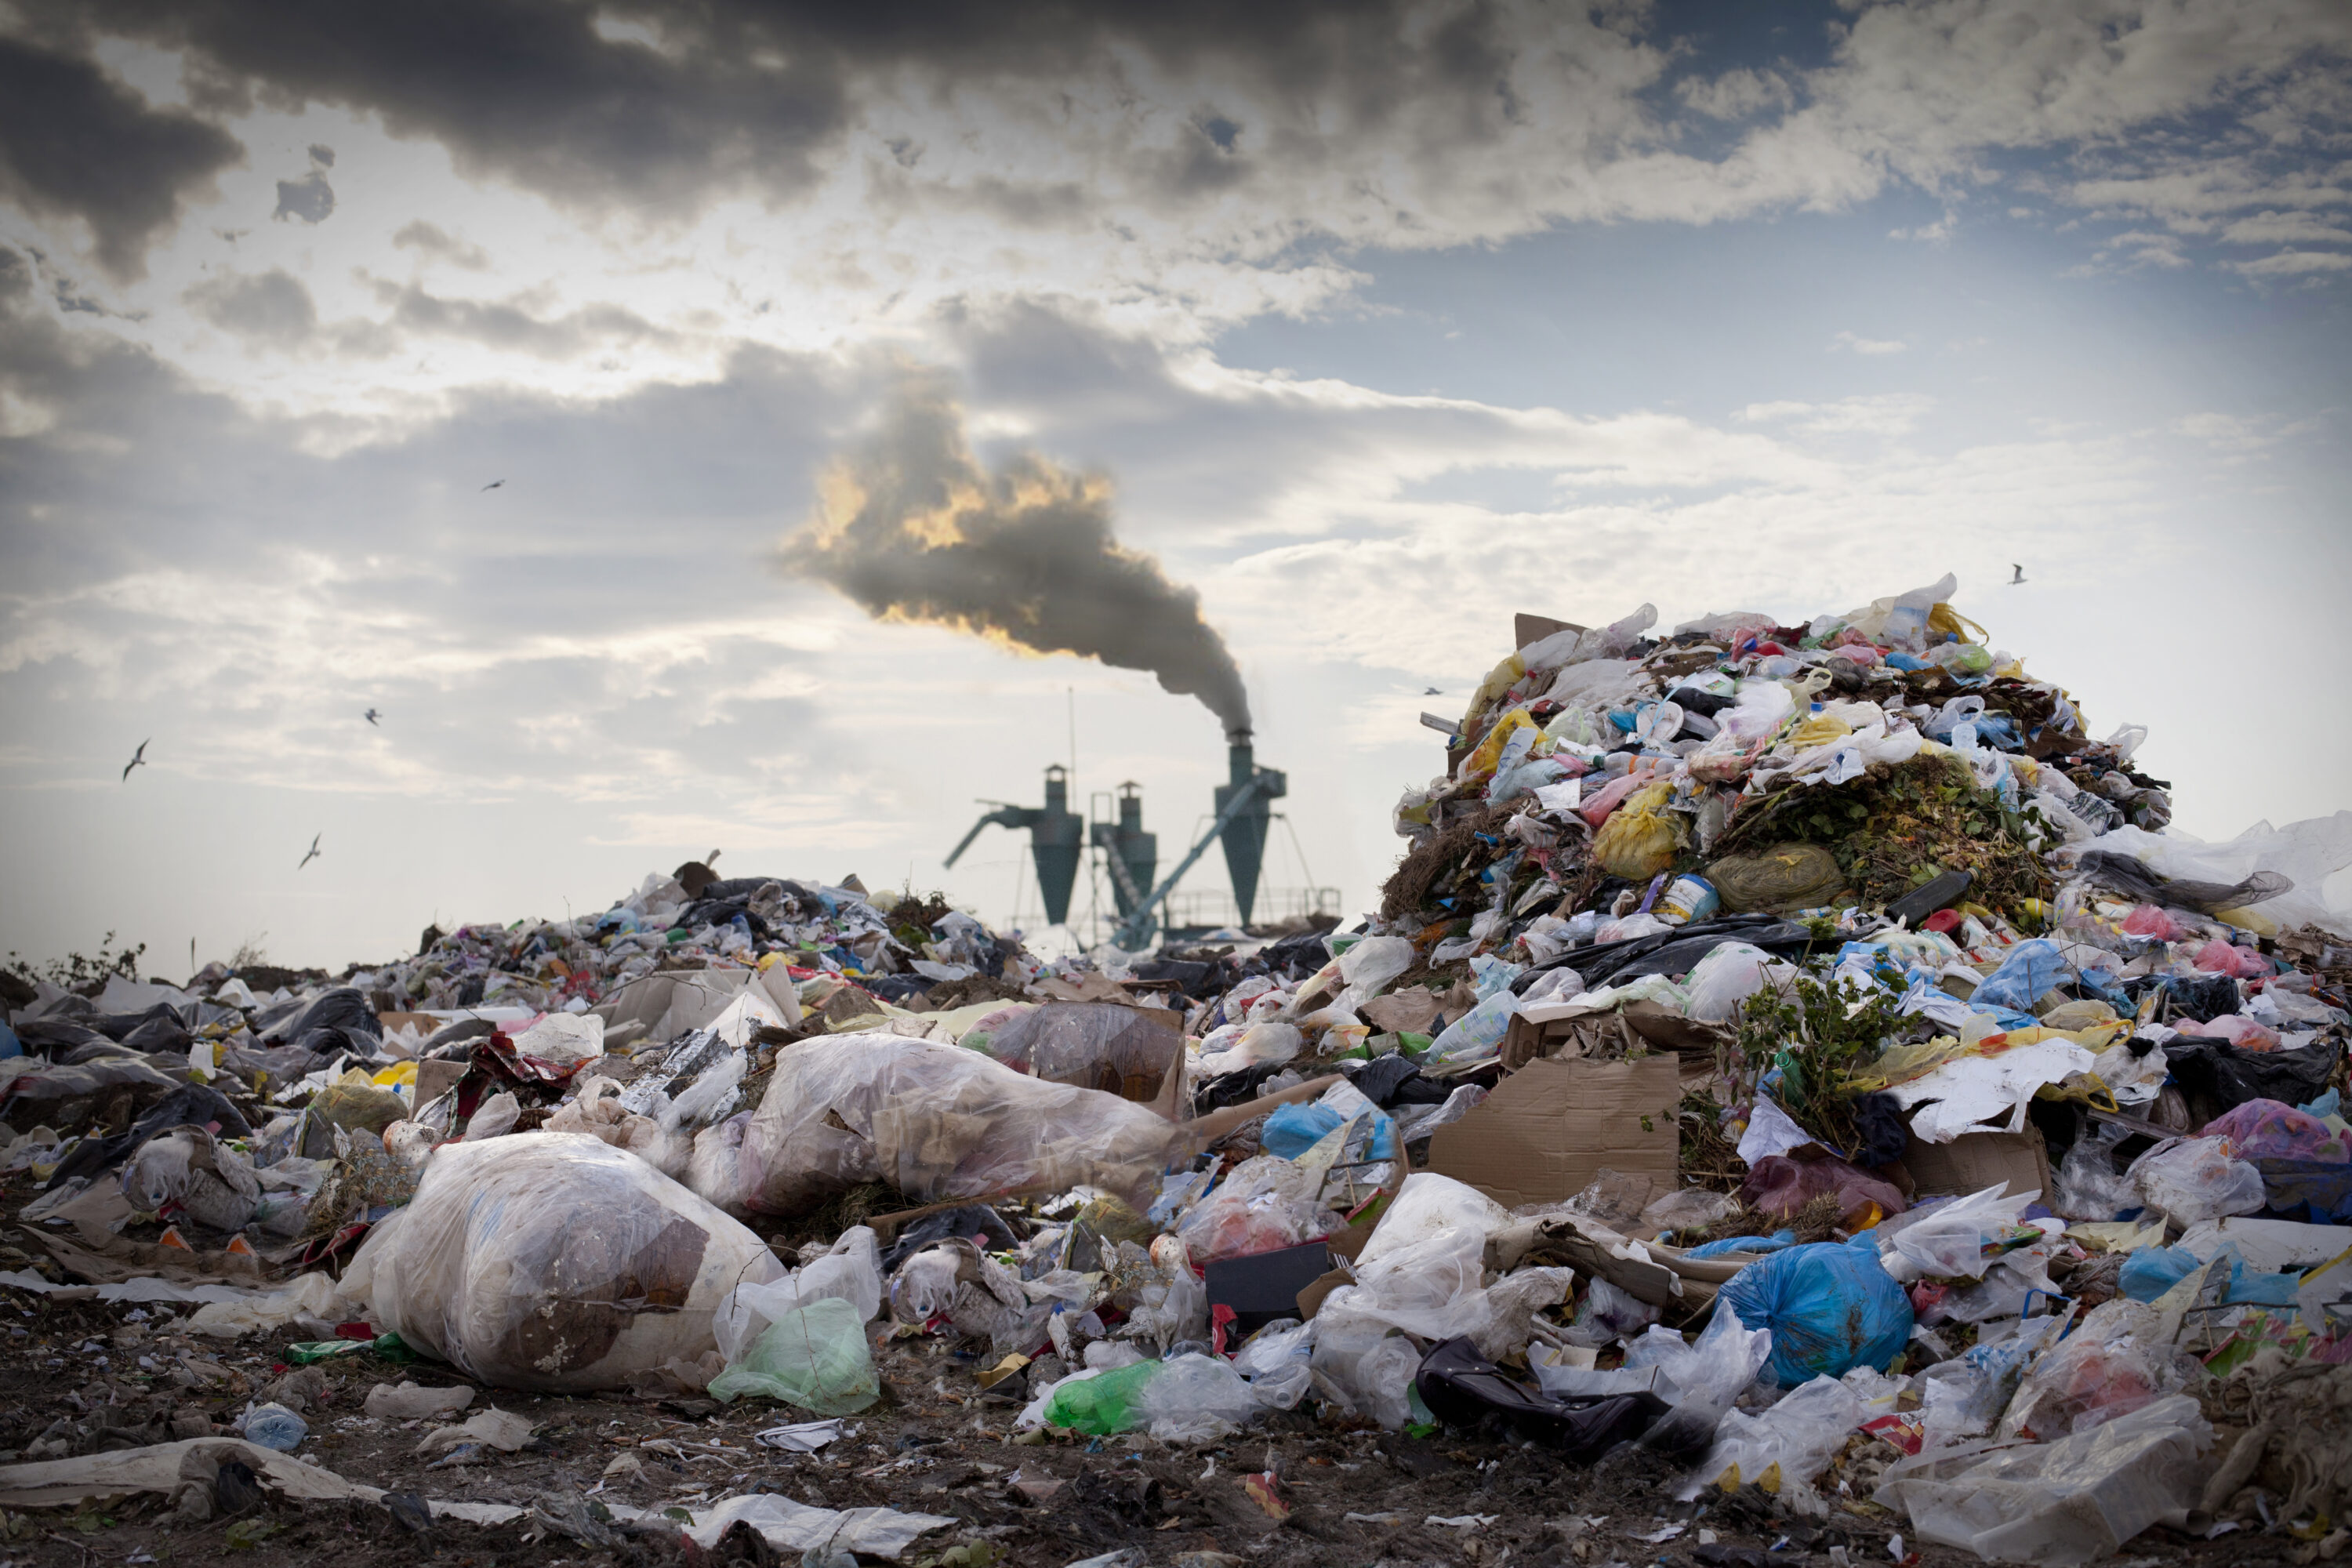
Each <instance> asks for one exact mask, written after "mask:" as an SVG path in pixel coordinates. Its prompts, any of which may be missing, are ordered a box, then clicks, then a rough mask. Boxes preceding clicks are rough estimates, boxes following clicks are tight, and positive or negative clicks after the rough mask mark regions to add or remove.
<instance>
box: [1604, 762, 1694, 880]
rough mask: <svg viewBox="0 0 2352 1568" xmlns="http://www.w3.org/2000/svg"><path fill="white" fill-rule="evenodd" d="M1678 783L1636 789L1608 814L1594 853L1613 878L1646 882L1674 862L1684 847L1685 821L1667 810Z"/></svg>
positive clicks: (1651, 785)
mask: <svg viewBox="0 0 2352 1568" xmlns="http://www.w3.org/2000/svg"><path fill="white" fill-rule="evenodd" d="M1674 794H1675V786H1674V785H1672V784H1650V785H1647V786H1645V787H1643V788H1642V789H1637V790H1635V791H1634V792H1633V794H1632V795H1627V796H1626V797H1625V799H1624V803H1623V804H1622V805H1619V806H1618V807H1617V809H1616V810H1615V811H1612V812H1611V813H1610V814H1609V820H1608V821H1606V822H1604V823H1602V824H1601V831H1600V832H1599V833H1597V834H1595V835H1594V836H1593V839H1592V856H1593V858H1594V859H1596V860H1598V861H1600V862H1601V868H1602V869H1603V870H1605V871H1607V872H1608V873H1609V874H1610V875H1611V876H1612V877H1622V878H1624V879H1626V880H1627V881H1629V882H1642V881H1647V880H1648V879H1650V878H1652V877H1654V876H1656V875H1658V873H1660V872H1661V871H1664V870H1665V869H1667V868H1669V867H1671V866H1673V865H1674V863H1675V850H1677V849H1679V848H1680V847H1682V837H1683V832H1682V823H1681V822H1680V820H1679V819H1677V818H1676V817H1675V816H1674V814H1673V813H1671V812H1669V811H1667V810H1666V809H1665V806H1666V802H1668V801H1669V800H1672V799H1673V798H1674Z"/></svg>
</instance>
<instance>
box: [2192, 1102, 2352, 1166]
mask: <svg viewBox="0 0 2352 1568" xmlns="http://www.w3.org/2000/svg"><path fill="white" fill-rule="evenodd" d="M2198 1136H2199V1137H2200V1138H2220V1139H2222V1140H2223V1141H2225V1142H2227V1143H2228V1144H2229V1152H2231V1154H2232V1155H2234V1156H2236V1157H2237V1158H2238V1159H2241V1160H2246V1161H2254V1160H2315V1161H2323V1162H2325V1163H2329V1164H2341V1163H2344V1162H2345V1161H2347V1160H2352V1150H2347V1148H2346V1146H2345V1142H2346V1139H2345V1135H2344V1134H2341V1133H2338V1132H2336V1131H2335V1130H2333V1129H2332V1128H2330V1127H2329V1126H2328V1125H2327V1123H2326V1122H2325V1121H2321V1120H2319V1118H2318V1117H2316V1116H2313V1115H2310V1114H2308V1113H2306V1112H2305V1111H2301V1110H2296V1109H2295V1108H2294V1106H2292V1105H2288V1104H2285V1103H2284V1102H2283V1101H2280V1100H2248V1101H2246V1103H2245V1104H2243V1105H2240V1106H2234V1107H2232V1108H2231V1110H2228V1111H2225V1112H2224V1113H2222V1114H2221V1115H2220V1116H2217V1117H2215V1118H2214V1119H2213V1120H2212V1121H2209V1122H2207V1123H2206V1124H2205V1126H2204V1129H2203V1131H2200V1133H2199V1134H2198Z"/></svg>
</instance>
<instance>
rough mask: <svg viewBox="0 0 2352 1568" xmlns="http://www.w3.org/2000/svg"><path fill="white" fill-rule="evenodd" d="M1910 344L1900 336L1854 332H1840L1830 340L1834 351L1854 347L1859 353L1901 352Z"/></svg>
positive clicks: (1855, 351) (1854, 350)
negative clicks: (1870, 335)
mask: <svg viewBox="0 0 2352 1568" xmlns="http://www.w3.org/2000/svg"><path fill="white" fill-rule="evenodd" d="M1910 346H1911V345H1910V344H1908V343H1906V342H1903V341H1902V340H1901V339H1900V338H1865V337H1861V336H1859V335H1857V334H1855V333H1853V332H1840V333H1839V334H1838V335H1837V336H1836V337H1834V338H1832V339H1831V340H1830V348H1831V350H1832V352H1835V351H1836V350H1839V349H1852V350H1853V352H1854V353H1858V354H1899V353H1902V352H1903V351H1904V350H1905V349H1906V348H1909V347H1910Z"/></svg>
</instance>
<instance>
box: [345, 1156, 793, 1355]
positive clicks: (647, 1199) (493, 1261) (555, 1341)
mask: <svg viewBox="0 0 2352 1568" xmlns="http://www.w3.org/2000/svg"><path fill="white" fill-rule="evenodd" d="M782 1272H783V1266H782V1264H781V1263H779V1262H778V1261H777V1260H776V1256H775V1254H774V1253H772V1252H771V1251H769V1250H768V1247H767V1244H766V1243H764V1242H762V1241H761V1239H760V1238H759V1237H756V1236H754V1235H752V1234H751V1231H750V1230H748V1229H746V1228H745V1227H744V1226H742V1225H741V1224H740V1223H738V1222H737V1221H735V1220H733V1219H730V1218H729V1217H728V1216H727V1215H724V1214H721V1213H720V1212H719V1210H717V1209H716V1208H713V1207H712V1206H711V1205H709V1204H708V1203H706V1202H704V1201H703V1200H702V1199H701V1198H698V1197H697V1196H696V1195H695V1194H692V1193H690V1192H688V1191H687V1189H686V1188H684V1187H682V1186H680V1185H678V1184H677V1183H676V1182H674V1181H671V1180H670V1179H669V1178H668V1177H667V1176H665V1175H663V1174H662V1173H660V1172H658V1171H656V1170H655V1169H654V1168H653V1167H652V1166H651V1165H648V1164H646V1163H645V1162H644V1161H643V1160H640V1159H638V1158H637V1157H636V1156H635V1155H634V1154H628V1153H624V1152H622V1151H620V1150H618V1149H614V1148H613V1147H611V1146H610V1145H609V1144H606V1143H604V1142H599V1141H598V1140H596V1139H594V1138H591V1137H587V1136H585V1135H583V1134H580V1133H565V1132H517V1133H510V1134H509V1135H508V1136H506V1137H503V1138H494V1139H490V1140H488V1141H487V1142H478V1143H477V1142H466V1143H452V1144H447V1145H445V1146H444V1147H442V1148H441V1149H440V1150H438V1151H437V1152H436V1153H435V1154H434V1156H433V1159H432V1162H431V1163H429V1164H427V1165H426V1166H425V1176H424V1179H423V1180H422V1181H421V1182H419V1183H418V1184H417V1188H416V1196H415V1198H414V1199H413V1200H412V1201H411V1202H410V1203H409V1205H408V1206H407V1207H406V1208H404V1209H399V1210H396V1211H395V1212H394V1213H393V1214H392V1215H390V1216H389V1217H387V1218H385V1219H384V1220H383V1221H382V1222H380V1223H379V1224H378V1225H377V1226H376V1227H375V1229H374V1230H373V1231H372V1232H371V1233H370V1234H369V1236H368V1238H367V1240H366V1241H365V1242H363V1243H362V1244H361V1247H360V1249H359V1251H358V1252H357V1253H356V1254H354V1255H353V1257H352V1261H351V1265H350V1267H349V1268H346V1269H345V1270H344V1274H343V1279H342V1286H341V1298H342V1300H345V1301H347V1302H351V1303H355V1304H356V1305H357V1306H358V1308H359V1309H360V1310H362V1311H363V1312H364V1313H365V1315H366V1316H367V1317H368V1319H369V1320H370V1321H373V1322H374V1323H375V1324H376V1325H377V1326H378V1327H380V1328H383V1329H389V1330H391V1331H394V1332H396V1333H398V1334H399V1335H400V1337H401V1338H402V1339H404V1340H405V1341H406V1342H408V1343H409V1344H410V1345H412V1346H413V1347H415V1349H416V1350H418V1351H421V1352H424V1353H425V1354H426V1355H430V1356H435V1357H437V1358H439V1359H441V1360H443V1361H447V1362H451V1363H455V1364H457V1366H459V1367H462V1368H464V1369H465V1370H466V1371H467V1372H468V1373H472V1374H473V1375H474V1376H475V1377H477V1378H478V1379H480V1380H481V1381H482V1382H484V1383H488V1384H495V1385H498V1386H499V1387H507V1388H529V1389H537V1390H541V1391H542V1392H547V1393H569V1392H573V1391H581V1390H588V1389H598V1388H614V1387H618V1386H621V1385H623V1384H626V1383H627V1382H628V1381H629V1380H630V1378H631V1377H632V1376H633V1375H634V1374H635V1373H640V1372H647V1371H651V1370H652V1369H653V1368H655V1367H657V1366H661V1365H663V1364H664V1363H667V1362H670V1361H688V1362H691V1361H694V1360H697V1359H698V1358H699V1357H700V1356H701V1355H702V1354H703V1353H704V1352H708V1351H713V1350H716V1349H717V1340H716V1337H715V1333H714V1331H713V1327H712V1321H713V1318H714V1317H715V1315H716V1313H717V1310H718V1307H719V1301H720V1300H721V1298H723V1297H724V1296H725V1295H726V1294H727V1293H728V1292H729V1291H730V1290H733V1289H735V1288H736V1287H737V1286H739V1285H741V1284H744V1283H746V1282H750V1283H754V1284H761V1283H766V1282H768V1281H771V1280H773V1279H776V1278H777V1277H778V1276H780V1275H781V1274H782Z"/></svg>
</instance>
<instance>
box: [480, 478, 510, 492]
mask: <svg viewBox="0 0 2352 1568" xmlns="http://www.w3.org/2000/svg"><path fill="white" fill-rule="evenodd" d="M504 483H506V480H504V479H492V480H491V481H490V482H489V483H488V484H486V485H484V486H483V487H482V488H483V489H486V490H494V489H498V488H499V486H500V485H502V484H504Z"/></svg>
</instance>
